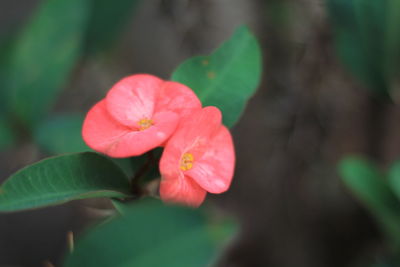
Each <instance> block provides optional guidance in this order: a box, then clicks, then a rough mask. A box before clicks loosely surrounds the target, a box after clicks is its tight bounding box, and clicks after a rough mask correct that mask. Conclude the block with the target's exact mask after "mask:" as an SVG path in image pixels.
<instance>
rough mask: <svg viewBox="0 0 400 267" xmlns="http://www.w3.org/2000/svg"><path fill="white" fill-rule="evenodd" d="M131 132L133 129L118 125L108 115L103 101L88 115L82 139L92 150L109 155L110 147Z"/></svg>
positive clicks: (84, 123)
mask: <svg viewBox="0 0 400 267" xmlns="http://www.w3.org/2000/svg"><path fill="white" fill-rule="evenodd" d="M131 131H132V129H130V128H128V127H126V126H124V125H122V124H120V123H118V122H117V121H115V120H114V119H113V118H112V117H111V116H110V115H109V114H108V112H107V110H106V103H105V100H101V101H100V102H98V103H97V104H96V105H94V106H93V107H92V108H91V109H90V110H89V112H88V114H87V115H86V118H85V121H84V122H83V126H82V137H83V140H84V141H85V142H86V144H87V145H88V146H89V147H90V148H92V149H94V150H96V151H98V152H102V153H105V154H107V153H106V151H107V150H108V149H109V147H110V146H112V145H113V144H114V143H116V142H118V141H119V139H120V138H121V137H122V136H124V135H126V134H127V133H129V132H131Z"/></svg>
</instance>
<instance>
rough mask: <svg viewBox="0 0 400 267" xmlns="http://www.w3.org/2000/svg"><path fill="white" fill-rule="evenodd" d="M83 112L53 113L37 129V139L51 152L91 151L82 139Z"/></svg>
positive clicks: (35, 134) (35, 135) (35, 136)
mask: <svg viewBox="0 0 400 267" xmlns="http://www.w3.org/2000/svg"><path fill="white" fill-rule="evenodd" d="M84 118H85V117H84V115H83V114H59V115H53V116H52V117H50V118H48V119H47V120H44V121H43V122H41V123H40V124H39V125H38V127H37V128H36V130H35V133H34V138H35V141H36V142H37V143H38V144H39V145H40V146H41V147H42V148H43V149H45V150H46V151H47V152H49V153H51V154H62V153H71V152H84V151H90V148H89V147H88V146H87V145H86V144H85V142H84V141H83V139H82V134H81V132H82V124H83V120H84Z"/></svg>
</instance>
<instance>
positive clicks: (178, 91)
mask: <svg viewBox="0 0 400 267" xmlns="http://www.w3.org/2000/svg"><path fill="white" fill-rule="evenodd" d="M200 108H201V102H200V100H199V98H198V97H197V96H196V94H195V93H194V92H193V91H192V89H190V88H189V87H187V86H186V85H183V84H181V83H177V82H171V81H166V82H164V83H163V85H162V89H161V90H160V92H159V95H158V98H157V103H156V109H155V110H156V111H155V112H158V111H174V112H176V113H178V114H179V115H180V116H181V117H186V116H188V115H190V114H192V113H193V110H198V109H200Z"/></svg>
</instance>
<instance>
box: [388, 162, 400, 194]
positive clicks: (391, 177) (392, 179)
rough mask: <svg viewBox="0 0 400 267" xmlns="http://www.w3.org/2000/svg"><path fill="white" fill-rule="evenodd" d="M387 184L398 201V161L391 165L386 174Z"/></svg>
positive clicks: (399, 170) (399, 164)
mask: <svg viewBox="0 0 400 267" xmlns="http://www.w3.org/2000/svg"><path fill="white" fill-rule="evenodd" d="M388 181H389V184H390V186H391V188H392V190H393V191H394V193H395V194H396V195H397V197H398V199H399V200H400V161H397V162H395V163H393V164H392V166H391V168H390V170H389V173H388Z"/></svg>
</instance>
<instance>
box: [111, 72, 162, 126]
mask: <svg viewBox="0 0 400 267" xmlns="http://www.w3.org/2000/svg"><path fill="white" fill-rule="evenodd" d="M162 84H163V81H162V80H161V79H159V78H157V77H155V76H152V75H148V74H136V75H132V76H129V77H126V78H124V79H122V80H121V81H119V82H118V83H116V84H115V85H114V86H113V87H112V88H111V90H110V91H109V92H108V94H107V96H106V102H107V110H108V112H109V113H110V114H111V116H112V117H113V118H114V119H115V120H117V121H118V122H120V123H121V124H124V125H126V126H129V127H137V126H138V125H137V124H138V122H139V121H140V120H141V119H150V118H152V116H153V111H154V106H155V101H156V97H157V94H158V92H159V90H160V89H161V86H162Z"/></svg>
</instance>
